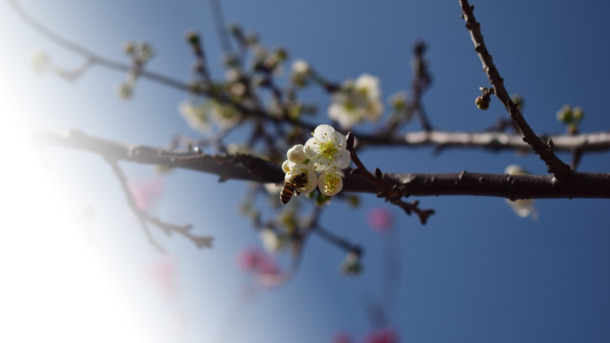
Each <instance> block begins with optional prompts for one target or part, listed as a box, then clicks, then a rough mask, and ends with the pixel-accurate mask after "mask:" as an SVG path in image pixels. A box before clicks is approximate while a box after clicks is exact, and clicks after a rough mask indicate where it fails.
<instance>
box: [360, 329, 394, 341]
mask: <svg viewBox="0 0 610 343" xmlns="http://www.w3.org/2000/svg"><path fill="white" fill-rule="evenodd" d="M364 341H365V342H366V343H398V333H397V332H396V331H394V329H391V328H383V329H380V330H377V331H374V332H371V333H369V334H368V335H367V336H366V338H365V340H364Z"/></svg>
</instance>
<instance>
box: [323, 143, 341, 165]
mask: <svg viewBox="0 0 610 343" xmlns="http://www.w3.org/2000/svg"><path fill="white" fill-rule="evenodd" d="M337 152H339V149H338V148H337V147H336V146H335V144H333V142H324V143H322V144H320V156H322V157H323V158H325V159H327V160H329V161H330V160H333V159H334V158H335V155H336V154H337Z"/></svg>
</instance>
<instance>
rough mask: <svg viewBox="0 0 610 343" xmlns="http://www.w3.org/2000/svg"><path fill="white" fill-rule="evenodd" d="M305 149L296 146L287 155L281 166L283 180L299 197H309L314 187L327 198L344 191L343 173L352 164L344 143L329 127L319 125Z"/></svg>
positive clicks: (344, 140)
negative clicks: (308, 194)
mask: <svg viewBox="0 0 610 343" xmlns="http://www.w3.org/2000/svg"><path fill="white" fill-rule="evenodd" d="M312 135H313V137H312V138H310V139H309V140H308V141H307V142H306V143H305V145H303V144H297V145H295V146H293V147H292V148H291V149H290V150H288V152H287V154H286V155H287V157H288V159H287V160H286V161H285V162H284V164H283V165H282V170H283V171H284V173H286V175H285V177H284V179H285V180H286V181H287V182H291V183H293V184H294V186H295V188H296V190H297V191H298V192H300V193H309V192H311V191H313V190H314V189H315V188H316V186H318V188H319V189H320V192H321V193H322V194H324V195H326V196H332V195H335V194H337V193H339V191H341V189H342V188H343V177H344V174H343V171H342V169H345V168H347V167H348V166H349V164H350V162H351V158H350V154H349V151H347V140H346V138H345V136H344V135H343V134H341V133H340V132H337V131H335V129H334V128H333V127H332V126H330V125H319V126H318V127H316V129H315V130H314V132H313V133H312Z"/></svg>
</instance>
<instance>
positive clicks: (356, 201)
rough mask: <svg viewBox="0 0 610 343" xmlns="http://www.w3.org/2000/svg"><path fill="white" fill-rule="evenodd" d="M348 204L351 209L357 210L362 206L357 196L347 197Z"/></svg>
mask: <svg viewBox="0 0 610 343" xmlns="http://www.w3.org/2000/svg"><path fill="white" fill-rule="evenodd" d="M347 203H348V205H349V206H350V207H352V208H356V207H358V206H360V197H359V196H357V195H350V196H348V197H347Z"/></svg>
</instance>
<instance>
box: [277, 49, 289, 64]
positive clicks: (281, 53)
mask: <svg viewBox="0 0 610 343" xmlns="http://www.w3.org/2000/svg"><path fill="white" fill-rule="evenodd" d="M287 58H288V51H286V49H284V48H282V47H278V48H276V49H275V59H276V61H277V62H283V61H285V60H286V59H287Z"/></svg>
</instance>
